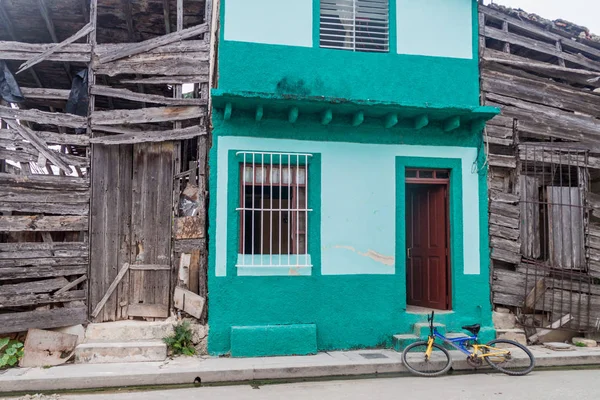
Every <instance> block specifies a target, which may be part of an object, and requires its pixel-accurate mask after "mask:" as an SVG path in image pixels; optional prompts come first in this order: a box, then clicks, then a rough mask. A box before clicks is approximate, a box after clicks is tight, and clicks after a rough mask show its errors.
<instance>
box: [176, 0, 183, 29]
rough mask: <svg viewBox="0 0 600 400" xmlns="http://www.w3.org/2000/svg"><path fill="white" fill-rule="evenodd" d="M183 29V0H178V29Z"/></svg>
mask: <svg viewBox="0 0 600 400" xmlns="http://www.w3.org/2000/svg"><path fill="white" fill-rule="evenodd" d="M182 30H183V0H177V31H178V32H180V31H182Z"/></svg>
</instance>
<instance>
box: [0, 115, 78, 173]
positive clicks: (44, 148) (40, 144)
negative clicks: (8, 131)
mask: <svg viewBox="0 0 600 400" xmlns="http://www.w3.org/2000/svg"><path fill="white" fill-rule="evenodd" d="M5 122H6V123H7V124H8V126H10V127H11V128H12V129H14V130H15V131H17V133H19V135H21V136H22V137H23V139H25V140H27V141H29V142H30V143H31V144H32V145H33V147H35V148H36V149H37V150H38V151H39V152H40V154H42V155H44V157H46V158H47V159H48V160H50V161H51V162H52V163H53V164H54V165H56V166H57V167H58V168H60V169H61V170H63V171H64V172H65V173H68V174H70V173H71V172H73V171H71V167H69V165H68V164H67V163H65V162H64V161H63V160H62V159H60V158H59V157H58V156H57V154H56V153H55V152H54V151H52V150H51V149H50V148H48V144H47V143H45V142H44V140H43V139H41V138H39V137H38V136H37V135H36V134H35V133H34V132H33V131H31V130H30V129H29V128H27V127H25V126H23V125H20V124H19V123H17V121H16V120H11V119H6V121H5Z"/></svg>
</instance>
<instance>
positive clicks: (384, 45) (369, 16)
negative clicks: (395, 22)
mask: <svg viewBox="0 0 600 400" xmlns="http://www.w3.org/2000/svg"><path fill="white" fill-rule="evenodd" d="M320 13H321V14H320V17H321V18H320V21H321V26H320V45H321V47H324V48H330V49H344V50H352V51H375V52H387V51H388V50H389V16H390V13H389V0H321V10H320Z"/></svg>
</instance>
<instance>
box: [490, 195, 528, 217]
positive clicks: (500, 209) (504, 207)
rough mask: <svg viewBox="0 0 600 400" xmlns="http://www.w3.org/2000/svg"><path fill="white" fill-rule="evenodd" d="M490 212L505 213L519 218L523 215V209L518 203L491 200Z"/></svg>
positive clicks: (504, 214)
mask: <svg viewBox="0 0 600 400" xmlns="http://www.w3.org/2000/svg"><path fill="white" fill-rule="evenodd" d="M490 213H493V214H498V215H503V216H505V217H510V218H515V219H518V218H520V217H521V211H520V209H519V206H518V205H516V204H507V203H502V202H497V201H493V200H492V201H490Z"/></svg>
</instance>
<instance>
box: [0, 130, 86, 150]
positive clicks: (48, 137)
mask: <svg viewBox="0 0 600 400" xmlns="http://www.w3.org/2000/svg"><path fill="white" fill-rule="evenodd" d="M34 132H35V134H36V135H38V136H39V137H40V138H42V139H43V140H45V141H46V143H52V144H72V145H76V146H88V145H89V140H90V138H89V136H87V135H69V134H64V133H56V132H47V131H34ZM20 138H21V135H19V134H18V132H17V131H16V130H14V129H0V140H2V139H5V140H19V139H20Z"/></svg>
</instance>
